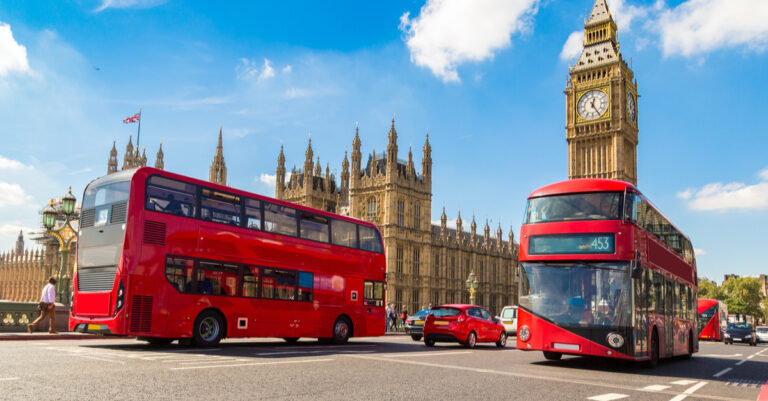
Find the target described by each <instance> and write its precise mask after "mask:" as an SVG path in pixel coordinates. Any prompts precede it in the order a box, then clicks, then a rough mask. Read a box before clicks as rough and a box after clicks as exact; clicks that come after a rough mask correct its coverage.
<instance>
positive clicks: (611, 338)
mask: <svg viewBox="0 0 768 401" xmlns="http://www.w3.org/2000/svg"><path fill="white" fill-rule="evenodd" d="M606 339H607V340H608V345H610V346H611V347H613V348H621V346H622V345H624V337H623V336H622V335H621V334H619V333H616V332H613V333H608V336H607V337H606Z"/></svg>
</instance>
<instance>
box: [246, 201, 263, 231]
mask: <svg viewBox="0 0 768 401" xmlns="http://www.w3.org/2000/svg"><path fill="white" fill-rule="evenodd" d="M245 226H246V227H247V228H250V229H251V230H261V201H258V200H256V199H251V198H245Z"/></svg>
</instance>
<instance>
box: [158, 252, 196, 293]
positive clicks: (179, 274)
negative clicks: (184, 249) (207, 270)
mask: <svg viewBox="0 0 768 401" xmlns="http://www.w3.org/2000/svg"><path fill="white" fill-rule="evenodd" d="M194 267H195V262H194V260H192V259H188V258H181V257H177V256H168V257H167V258H166V259H165V278H166V279H167V280H168V282H170V283H171V285H172V286H174V287H175V288H176V290H178V291H179V292H182V293H189V292H192V279H193V278H194V276H193V273H192V272H193V271H194Z"/></svg>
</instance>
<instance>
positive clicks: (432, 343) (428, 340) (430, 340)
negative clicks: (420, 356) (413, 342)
mask: <svg viewBox="0 0 768 401" xmlns="http://www.w3.org/2000/svg"><path fill="white" fill-rule="evenodd" d="M424 345H426V346H427V347H434V346H435V340H434V339H433V338H425V339H424Z"/></svg>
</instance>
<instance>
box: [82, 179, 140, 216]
mask: <svg viewBox="0 0 768 401" xmlns="http://www.w3.org/2000/svg"><path fill="white" fill-rule="evenodd" d="M130 190H131V182H130V181H122V182H113V183H111V184H106V185H99V186H95V187H88V189H86V190H85V196H84V197H83V207H82V208H83V210H88V209H93V208H95V207H98V206H102V205H107V204H110V203H115V202H124V201H127V200H128V193H129V192H130Z"/></svg>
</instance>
